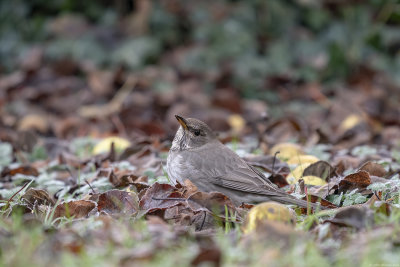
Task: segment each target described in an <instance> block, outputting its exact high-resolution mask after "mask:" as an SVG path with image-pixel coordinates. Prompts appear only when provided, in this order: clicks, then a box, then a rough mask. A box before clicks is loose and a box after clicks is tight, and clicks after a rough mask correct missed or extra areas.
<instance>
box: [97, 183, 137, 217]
mask: <svg viewBox="0 0 400 267" xmlns="http://www.w3.org/2000/svg"><path fill="white" fill-rule="evenodd" d="M97 205H98V207H97V208H98V210H99V211H100V212H104V213H106V214H110V215H111V214H125V215H132V214H134V213H136V212H137V211H138V210H139V204H138V198H137V196H136V194H135V193H133V192H127V191H122V190H116V189H114V190H110V191H107V192H105V193H102V194H100V196H99V200H98V201H97Z"/></svg>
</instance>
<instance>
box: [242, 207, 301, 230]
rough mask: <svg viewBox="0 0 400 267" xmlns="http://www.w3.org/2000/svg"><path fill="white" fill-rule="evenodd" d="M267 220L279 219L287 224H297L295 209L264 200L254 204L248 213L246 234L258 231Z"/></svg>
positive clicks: (245, 227) (245, 222)
mask: <svg viewBox="0 0 400 267" xmlns="http://www.w3.org/2000/svg"><path fill="white" fill-rule="evenodd" d="M267 221H278V222H283V223H285V224H290V225H294V224H296V215H295V213H294V211H293V210H291V209H289V208H288V207H286V206H285V205H283V204H280V203H277V202H272V201H271V202H264V203H261V204H258V205H256V206H254V207H253V208H252V209H251V210H250V211H249V213H248V214H247V216H246V218H245V221H244V224H243V226H242V230H243V232H244V233H245V234H248V233H250V232H253V231H257V229H258V228H260V227H263V224H264V223H265V222H267Z"/></svg>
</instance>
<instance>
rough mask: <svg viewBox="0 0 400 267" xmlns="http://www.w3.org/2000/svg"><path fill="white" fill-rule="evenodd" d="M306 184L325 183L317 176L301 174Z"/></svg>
mask: <svg viewBox="0 0 400 267" xmlns="http://www.w3.org/2000/svg"><path fill="white" fill-rule="evenodd" d="M301 178H302V179H303V180H304V183H305V184H307V185H326V181H325V180H323V179H321V178H319V177H317V176H312V175H308V176H303V177H301Z"/></svg>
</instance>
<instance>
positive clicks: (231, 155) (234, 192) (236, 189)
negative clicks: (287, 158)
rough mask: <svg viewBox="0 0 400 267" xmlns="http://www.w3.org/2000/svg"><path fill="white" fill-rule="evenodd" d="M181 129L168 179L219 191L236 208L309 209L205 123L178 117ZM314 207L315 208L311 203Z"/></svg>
mask: <svg viewBox="0 0 400 267" xmlns="http://www.w3.org/2000/svg"><path fill="white" fill-rule="evenodd" d="M176 118H177V120H178V122H179V123H180V127H179V129H178V131H177V132H176V135H175V138H174V140H173V143H172V147H171V150H170V151H169V154H168V159H167V172H168V176H169V177H170V178H171V179H172V180H173V181H179V182H180V183H183V181H184V180H186V179H189V180H190V181H191V182H192V183H193V184H194V185H196V186H197V187H198V189H199V190H200V191H204V192H211V191H218V192H221V193H223V194H225V195H227V196H228V197H229V198H230V199H231V200H232V201H233V202H234V203H235V204H236V205H240V204H241V203H259V202H265V201H276V202H280V203H283V204H293V205H297V206H301V207H307V202H306V201H304V200H301V199H297V198H295V197H293V196H291V195H289V194H288V193H286V192H284V191H282V190H280V189H279V188H277V187H276V186H275V185H274V184H273V183H272V182H271V181H270V180H269V179H268V178H266V177H265V176H264V175H263V174H262V173H261V172H260V171H258V170H257V169H256V168H254V167H252V166H250V165H249V164H247V163H246V162H245V161H244V160H243V159H241V158H240V157H239V156H238V155H237V154H236V153H235V152H233V151H232V150H230V149H229V148H228V147H226V146H225V145H223V144H222V143H221V142H220V141H219V140H218V139H217V138H216V136H215V134H214V133H213V131H212V130H211V129H210V127H208V125H207V124H205V123H204V122H202V121H200V120H197V119H192V118H188V119H185V118H182V117H180V116H177V115H176ZM309 205H311V206H312V207H314V208H315V207H316V205H315V204H312V203H310V204H309Z"/></svg>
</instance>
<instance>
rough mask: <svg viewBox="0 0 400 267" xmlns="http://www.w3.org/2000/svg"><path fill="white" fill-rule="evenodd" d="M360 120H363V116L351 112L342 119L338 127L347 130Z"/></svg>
mask: <svg viewBox="0 0 400 267" xmlns="http://www.w3.org/2000/svg"><path fill="white" fill-rule="evenodd" d="M361 122H363V118H362V117H361V116H359V115H357V114H351V115H349V116H347V117H346V118H345V119H344V120H343V121H342V123H341V124H340V126H339V128H340V129H341V130H342V131H347V130H350V129H352V128H354V127H355V126H357V125H358V124H360V123H361Z"/></svg>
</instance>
